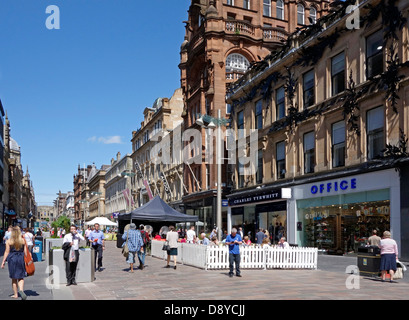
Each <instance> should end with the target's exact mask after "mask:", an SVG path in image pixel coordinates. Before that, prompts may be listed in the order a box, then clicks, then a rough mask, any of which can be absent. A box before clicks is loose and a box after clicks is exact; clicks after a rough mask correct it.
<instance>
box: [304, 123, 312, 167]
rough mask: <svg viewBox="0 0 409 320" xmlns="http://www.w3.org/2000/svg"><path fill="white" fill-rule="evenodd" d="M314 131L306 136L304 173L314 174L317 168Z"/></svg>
mask: <svg viewBox="0 0 409 320" xmlns="http://www.w3.org/2000/svg"><path fill="white" fill-rule="evenodd" d="M314 158H315V136H314V131H311V132H308V133H306V134H304V173H313V172H314V166H315V160H314Z"/></svg>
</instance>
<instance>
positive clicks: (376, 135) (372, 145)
mask: <svg viewBox="0 0 409 320" xmlns="http://www.w3.org/2000/svg"><path fill="white" fill-rule="evenodd" d="M366 121H367V145H368V159H369V160H370V159H375V158H377V157H379V156H381V155H382V150H383V149H385V133H384V121H385V119H384V110H383V107H378V108H375V109H372V110H369V111H368V112H367V114H366Z"/></svg>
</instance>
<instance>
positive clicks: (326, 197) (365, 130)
mask: <svg viewBox="0 0 409 320" xmlns="http://www.w3.org/2000/svg"><path fill="white" fill-rule="evenodd" d="M349 4H350V3H349V2H344V3H338V5H337V6H335V7H334V11H333V12H332V13H331V14H328V15H326V16H325V17H322V18H321V19H318V21H317V24H316V25H314V26H311V27H309V28H305V29H304V30H303V31H301V32H298V33H294V34H291V35H290V36H289V41H288V42H287V43H286V46H285V47H283V49H282V50H281V51H278V52H276V53H273V54H271V55H270V56H268V57H267V58H266V59H265V60H264V66H263V67H262V68H261V69H259V70H251V71H249V72H248V73H246V75H245V76H243V78H242V79H241V82H236V83H235V85H234V86H233V87H231V91H230V92H229V94H228V97H227V101H228V102H229V103H231V104H232V106H233V107H232V110H233V111H232V127H233V128H234V129H235V130H238V129H239V128H244V129H246V130H247V132H248V131H249V130H251V129H256V130H257V132H258V140H257V144H256V147H255V149H253V150H247V154H252V155H254V157H253V159H252V161H251V162H250V163H249V164H247V165H244V166H243V165H235V167H234V177H235V178H234V190H233V191H232V194H230V195H229V196H228V198H229V222H230V225H244V226H245V227H246V228H247V229H248V230H249V231H252V232H254V230H256V229H257V228H259V227H263V228H266V229H270V231H271V232H272V233H273V234H275V233H276V231H277V230H279V231H280V232H281V235H286V236H287V238H288V239H289V241H291V242H292V243H295V244H298V245H300V246H316V247H318V248H319V249H320V250H322V251H325V252H328V253H333V254H343V253H347V252H356V251H357V249H358V247H359V246H362V245H364V244H365V243H366V241H367V238H368V237H369V236H370V235H371V232H372V230H374V229H375V230H377V231H378V232H379V233H382V232H383V231H385V230H390V231H391V232H392V235H393V237H394V238H395V239H396V240H397V242H398V244H399V248H400V252H401V256H402V257H407V256H409V247H408V245H407V238H408V237H409V234H408V233H407V226H408V225H409V221H408V218H407V215H405V213H406V212H407V211H408V207H409V204H408V201H407V200H406V199H407V198H408V197H407V191H406V190H407V188H406V187H405V182H404V181H405V179H406V178H407V177H408V172H409V171H408V167H407V163H408V162H407V161H408V155H409V154H408V151H409V150H408V149H407V146H406V137H407V136H408V135H409V126H408V118H407V114H408V110H409V109H408V101H409V95H408V92H409V88H408V86H407V84H408V83H409V82H408V78H407V74H408V67H409V52H408V39H409V34H408V29H409V25H408V19H407V18H408V14H409V6H408V3H407V2H405V1H396V2H387V1H383V0H371V1H362V2H361V3H360V5H359V6H358V7H357V8H356V9H355V10H354V11H352V12H351V13H347V12H348V11H347V6H348V5H349ZM368 4H370V5H368ZM384 14H388V15H391V14H393V15H394V16H393V19H391V20H390V19H386V16H385V15H384ZM352 17H355V21H360V23H361V24H360V25H358V27H359V28H351V25H352V24H353V20H352ZM357 18H358V19H357ZM390 21H394V22H395V23H396V25H399V27H396V28H395V27H394V25H393V23H392V25H391V24H390V23H391V22H390ZM250 92H251V93H252V94H248V95H246V93H250ZM237 138H239V137H238V136H237ZM247 139H248V138H247ZM251 168H253V169H254V168H255V169H256V170H253V171H252V172H251V171H250V169H251ZM280 224H281V226H280ZM271 232H270V233H271Z"/></svg>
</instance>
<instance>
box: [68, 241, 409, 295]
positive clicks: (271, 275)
mask: <svg viewBox="0 0 409 320" xmlns="http://www.w3.org/2000/svg"><path fill="white" fill-rule="evenodd" d="M106 247H107V248H106V251H105V252H104V259H103V264H104V268H105V269H104V270H103V271H102V272H97V273H96V280H95V281H94V282H93V283H92V286H91V285H87V284H79V285H78V286H76V287H70V289H71V291H72V293H73V296H74V299H79V298H80V296H81V298H83V297H84V296H88V297H91V296H92V297H93V298H94V299H96V300H98V299H106V298H109V297H112V299H120V300H130V299H136V300H142V299H145V298H147V299H153V300H156V299H157V300H191V299H193V300H229V299H235V300H242V299H244V300H246V299H248V300H254V299H256V300H295V299H301V300H323V299H325V300H357V299H358V300H362V299H366V300H367V299H369V300H383V299H402V300H407V299H408V298H409V296H408V295H407V292H409V283H408V282H407V281H399V280H398V282H397V283H388V282H387V283H382V282H381V281H379V280H378V279H371V278H366V277H358V276H355V275H350V274H346V273H345V272H342V270H345V269H344V268H342V269H341V268H340V267H339V265H338V266H337V267H335V268H334V270H335V271H324V270H320V268H318V270H278V269H277V270H246V269H243V270H242V276H243V277H242V278H238V277H233V278H229V277H228V271H227V270H208V271H205V270H202V269H198V268H195V267H191V266H188V265H182V264H178V265H177V269H176V270H174V269H173V268H169V269H167V268H164V267H165V265H166V262H165V261H164V260H162V259H159V258H153V257H150V256H147V257H146V264H147V267H146V268H145V269H144V270H142V271H141V270H135V272H134V273H133V274H132V273H129V272H128V270H129V267H128V264H127V263H126V262H125V258H123V257H122V255H121V250H120V249H118V248H116V245H115V243H113V242H106ZM341 258H342V257H341ZM330 259H333V260H334V261H340V260H337V258H336V257H334V258H332V257H331V258H330ZM342 261H344V263H346V264H351V263H353V262H356V258H351V259H349V260H348V259H347V258H345V259H342ZM172 265H173V264H172ZM348 281H349V282H350V283H351V284H353V285H355V286H356V289H348V287H347V284H348ZM351 281H352V282H351ZM237 288H240V289H241V290H240V291H237ZM358 288H359V289H358ZM86 292H88V293H89V294H85V293H86ZM243 292H245V294H243Z"/></svg>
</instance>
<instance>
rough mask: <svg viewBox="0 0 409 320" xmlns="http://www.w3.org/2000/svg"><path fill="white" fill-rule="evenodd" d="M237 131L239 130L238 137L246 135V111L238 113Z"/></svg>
mask: <svg viewBox="0 0 409 320" xmlns="http://www.w3.org/2000/svg"><path fill="white" fill-rule="evenodd" d="M237 131H238V138H239V139H240V138H243V137H244V113H243V111H240V112H239V113H237Z"/></svg>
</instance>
